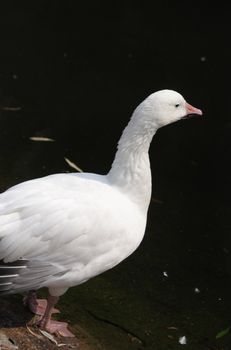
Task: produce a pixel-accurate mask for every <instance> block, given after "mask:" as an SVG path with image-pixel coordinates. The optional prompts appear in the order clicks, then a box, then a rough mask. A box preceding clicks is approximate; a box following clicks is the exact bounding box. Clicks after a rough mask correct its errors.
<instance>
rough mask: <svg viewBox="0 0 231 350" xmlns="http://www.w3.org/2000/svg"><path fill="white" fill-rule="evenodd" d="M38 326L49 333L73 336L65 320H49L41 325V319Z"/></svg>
mask: <svg viewBox="0 0 231 350" xmlns="http://www.w3.org/2000/svg"><path fill="white" fill-rule="evenodd" d="M38 326H39V327H40V328H41V329H44V330H45V331H47V332H49V333H51V334H56V335H60V336H62V337H71V338H74V337H75V335H74V334H73V333H71V332H70V331H69V330H68V329H67V326H68V323H67V322H59V321H55V320H49V321H48V322H47V324H46V325H44V326H43V322H42V320H41V321H40V323H39V324H38Z"/></svg>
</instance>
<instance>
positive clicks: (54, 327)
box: [38, 295, 75, 337]
mask: <svg viewBox="0 0 231 350" xmlns="http://www.w3.org/2000/svg"><path fill="white" fill-rule="evenodd" d="M58 300H59V297H54V296H52V295H49V296H48V298H47V307H46V310H45V313H44V315H43V317H42V319H41V320H40V321H39V324H38V326H39V327H40V328H42V329H44V330H46V331H47V332H49V333H56V334H59V335H61V336H63V337H75V336H74V334H72V333H71V332H70V331H69V330H68V329H67V326H68V324H67V323H66V322H58V321H53V320H51V315H52V310H53V307H54V306H55V304H56V303H57V302H58Z"/></svg>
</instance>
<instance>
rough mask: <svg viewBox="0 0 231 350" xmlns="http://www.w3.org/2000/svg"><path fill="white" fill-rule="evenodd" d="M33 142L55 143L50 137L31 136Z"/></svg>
mask: <svg viewBox="0 0 231 350" xmlns="http://www.w3.org/2000/svg"><path fill="white" fill-rule="evenodd" d="M30 140H31V141H40V142H54V141H55V140H54V139H51V138H50V137H44V136H31V137H30Z"/></svg>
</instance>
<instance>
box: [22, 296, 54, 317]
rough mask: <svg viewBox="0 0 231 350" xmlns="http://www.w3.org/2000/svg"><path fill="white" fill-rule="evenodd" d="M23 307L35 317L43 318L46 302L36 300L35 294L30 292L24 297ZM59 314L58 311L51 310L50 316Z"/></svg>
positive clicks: (44, 300)
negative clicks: (25, 306)
mask: <svg viewBox="0 0 231 350" xmlns="http://www.w3.org/2000/svg"><path fill="white" fill-rule="evenodd" d="M23 302H24V305H27V306H28V307H29V309H30V311H31V312H33V313H34V314H35V315H39V316H43V315H44V313H45V310H46V308H47V300H46V299H37V297H36V292H35V291H30V292H29V293H28V296H26V297H25V298H24V300H23ZM55 313H60V311H59V310H58V309H55V308H52V309H51V314H55Z"/></svg>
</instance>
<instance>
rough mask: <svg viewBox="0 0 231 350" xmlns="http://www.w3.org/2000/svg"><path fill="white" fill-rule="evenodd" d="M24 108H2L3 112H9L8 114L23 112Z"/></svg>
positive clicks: (0, 108)
mask: <svg viewBox="0 0 231 350" xmlns="http://www.w3.org/2000/svg"><path fill="white" fill-rule="evenodd" d="M21 109H22V107H10V106H5V107H0V110H1V111H7V112H17V111H21Z"/></svg>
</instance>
